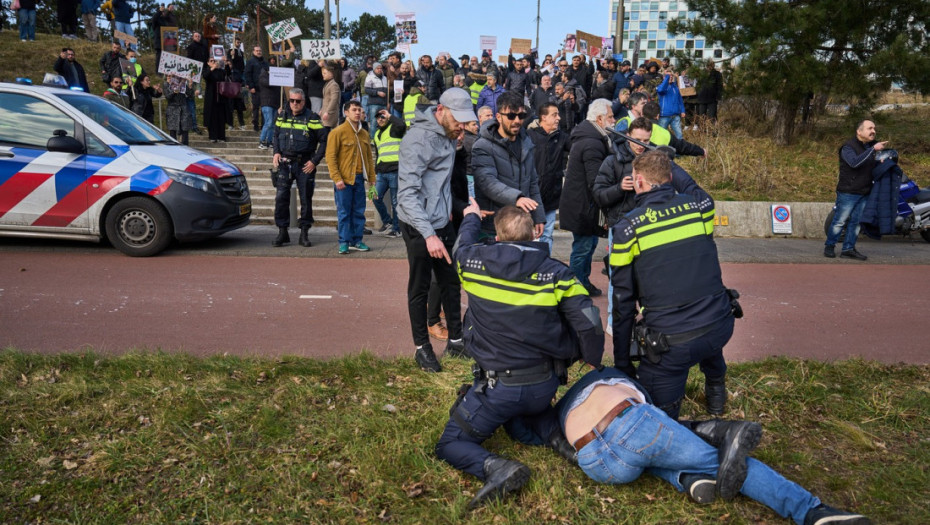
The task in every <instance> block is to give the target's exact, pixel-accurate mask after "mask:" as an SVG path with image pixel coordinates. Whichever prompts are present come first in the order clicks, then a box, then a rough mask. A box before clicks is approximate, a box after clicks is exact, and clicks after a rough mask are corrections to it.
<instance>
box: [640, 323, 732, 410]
mask: <svg viewBox="0 0 930 525" xmlns="http://www.w3.org/2000/svg"><path fill="white" fill-rule="evenodd" d="M733 322H734V319H733V316H732V315H729V316H727V318H726V319H723V320H721V321H718V322H717V325H716V326H714V327H713V328H712V329H711V330H710V331H709V332H707V333H706V334H704V335H702V336H700V337H697V338H695V339H692V340H691V341H688V342H685V343H681V344H676V345H672V346H671V347H670V348H669V351H668V352H666V353H664V354H662V360H661V361H659V363H658V364H653V363H651V362H649V360H647V359H643V360H642V361H640V363H639V369H638V370H637V375H638V376H639V383H640V384H641V385H643V388H645V389H646V391H647V392H649V396H650V397H652V403H653V404H654V405H655V406H657V407H659V408H661V409H662V410H664V411H665V412H666V413H667V414H668V415H669V416H670V417H671V418H672V419H676V420H677V419H678V412H679V411H680V409H681V400H682V399H684V397H685V382H686V381H687V380H688V371H689V370H690V369H691V367H692V366H694V365H696V364H699V365H700V367H701V372H703V373H704V377H705V378H709V379H719V378H722V377H724V376H725V375H726V373H727V363H726V361H724V359H723V346H724V345H726V344H727V342H728V341H729V340H730V337H732V336H733Z"/></svg>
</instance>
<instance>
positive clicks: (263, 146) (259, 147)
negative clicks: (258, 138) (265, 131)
mask: <svg viewBox="0 0 930 525" xmlns="http://www.w3.org/2000/svg"><path fill="white" fill-rule="evenodd" d="M258 149H268V146H266V145H264V144H262V143H261V142H259V143H258Z"/></svg>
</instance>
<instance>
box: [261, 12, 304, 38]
mask: <svg viewBox="0 0 930 525" xmlns="http://www.w3.org/2000/svg"><path fill="white" fill-rule="evenodd" d="M265 31H268V38H270V39H271V41H272V43H275V44H277V43H278V42H282V41H284V40H287V39H288V38H294V37H298V36H300V35H302V34H303V33H301V32H300V28H299V27H297V21H296V20H294V19H293V18H288V19H287V20H281V21H280V22H275V23H273V24H268V25H266V26H265Z"/></svg>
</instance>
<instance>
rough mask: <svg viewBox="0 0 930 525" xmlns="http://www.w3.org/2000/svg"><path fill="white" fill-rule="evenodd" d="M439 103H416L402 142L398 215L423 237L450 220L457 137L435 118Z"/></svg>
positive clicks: (398, 181) (398, 186) (429, 235)
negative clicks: (448, 132) (451, 180)
mask: <svg viewBox="0 0 930 525" xmlns="http://www.w3.org/2000/svg"><path fill="white" fill-rule="evenodd" d="M435 114H436V106H417V108H416V112H415V116H414V119H413V124H412V125H411V127H410V128H409V129H408V130H407V134H406V135H404V139H403V140H402V141H401V143H400V164H399V166H398V174H397V218H398V219H400V220H401V221H402V222H404V223H406V224H409V225H410V226H413V227H414V228H416V230H417V231H418V232H420V235H422V236H423V238H424V239H425V238H427V237H431V236H433V235H435V234H436V230H437V229H439V228H442V227H444V226H445V225H446V224H448V223H449V214H450V213H452V189H451V185H450V182H449V181H450V179H451V178H452V166H453V164H454V163H455V142H456V141H455V139H450V138H448V137H446V132H445V130H444V129H443V127H442V126H441V125H440V124H439V122H438V121H437V120H436V116H435Z"/></svg>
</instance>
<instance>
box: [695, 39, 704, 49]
mask: <svg viewBox="0 0 930 525" xmlns="http://www.w3.org/2000/svg"><path fill="white" fill-rule="evenodd" d="M694 47H695V49H704V41H703V40H695V41H694Z"/></svg>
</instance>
